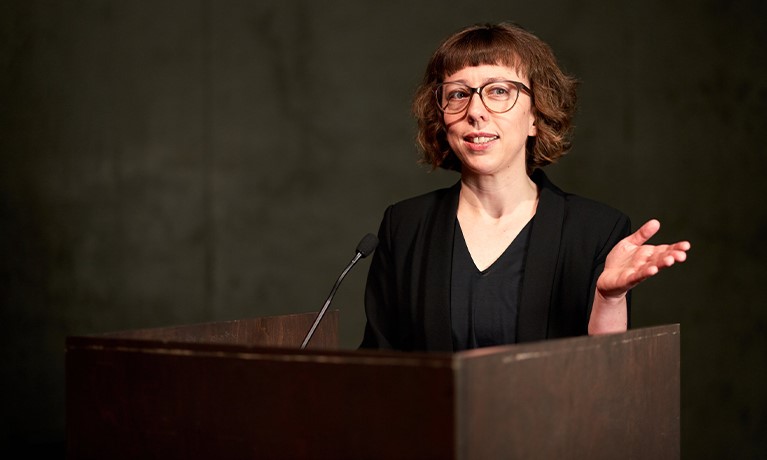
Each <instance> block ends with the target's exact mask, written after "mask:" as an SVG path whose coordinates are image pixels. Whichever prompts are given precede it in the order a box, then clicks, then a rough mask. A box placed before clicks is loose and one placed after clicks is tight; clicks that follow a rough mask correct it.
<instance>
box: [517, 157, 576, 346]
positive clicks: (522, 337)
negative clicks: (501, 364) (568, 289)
mask: <svg viewBox="0 0 767 460" xmlns="http://www.w3.org/2000/svg"><path fill="white" fill-rule="evenodd" d="M531 178H532V179H533V181H534V182H535V183H536V184H538V189H539V190H540V196H539V198H538V209H537V210H536V213H535V219H534V220H533V228H532V230H531V231H532V233H531V234H530V243H529V246H528V248H527V259H526V261H525V274H524V280H523V281H522V299H521V302H520V306H519V317H518V319H517V341H518V342H530V341H534V340H543V339H545V338H546V336H547V335H548V334H547V332H548V321H549V306H550V303H551V296H552V291H553V287H554V276H555V274H556V267H557V257H558V255H559V246H560V242H561V239H562V225H563V223H564V216H565V200H564V198H563V197H562V195H561V192H559V190H558V189H556V187H554V186H553V185H552V184H551V183H550V182H549V180H548V178H547V177H546V175H545V174H544V173H543V171H541V170H536V171H535V172H534V173H533V175H532V176H531Z"/></svg>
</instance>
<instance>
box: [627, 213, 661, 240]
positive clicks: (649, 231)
mask: <svg viewBox="0 0 767 460" xmlns="http://www.w3.org/2000/svg"><path fill="white" fill-rule="evenodd" d="M658 230H660V222H658V220H657V219H650V220H648V221H647V222H645V223H644V225H642V226H641V227H639V230H637V231H635V232H634V233H632V234H631V235H629V236H627V237H626V240H627V241H628V242H630V243H631V244H635V245H637V246H641V245H643V244H645V242H646V241H647V240H649V239H650V238H652V236H653V235H655V234H656V233H658Z"/></svg>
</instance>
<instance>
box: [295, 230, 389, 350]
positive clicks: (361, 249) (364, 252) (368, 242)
mask: <svg viewBox="0 0 767 460" xmlns="http://www.w3.org/2000/svg"><path fill="white" fill-rule="evenodd" d="M376 246H378V237H376V236H375V235H373V234H372V233H368V234H367V235H365V236H364V237H362V240H360V244H358V245H357V249H356V251H355V252H356V253H355V254H354V258H353V259H352V261H351V262H349V265H347V266H346V269H344V271H343V272H342V273H341V276H339V277H338V280H336V284H335V285H334V286H333V289H332V290H331V291H330V295H328V298H327V300H325V305H324V306H323V307H322V310H320V312H319V314H318V315H317V318H316V319H315V320H314V324H312V328H311V329H309V333H308V334H306V337H304V342H303V343H302V344H301V350H303V349H304V348H306V346H307V345H308V344H309V341H310V340H311V339H312V336H313V335H314V331H316V330H317V326H318V325H319V324H320V321H322V317H323V316H325V312H326V311H327V310H328V307H329V306H330V302H331V301H332V300H333V296H334V295H335V294H336V291H337V290H338V286H340V285H341V281H343V280H344V277H345V276H346V274H347V273H349V270H351V269H352V267H353V266H354V264H356V263H357V261H358V260H360V259H364V258H365V257H367V256H369V255H370V254H372V253H373V251H375V250H376Z"/></svg>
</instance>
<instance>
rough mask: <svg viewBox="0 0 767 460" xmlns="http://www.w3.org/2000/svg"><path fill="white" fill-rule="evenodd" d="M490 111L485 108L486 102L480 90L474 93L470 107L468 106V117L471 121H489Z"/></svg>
mask: <svg viewBox="0 0 767 460" xmlns="http://www.w3.org/2000/svg"><path fill="white" fill-rule="evenodd" d="M488 113H489V111H488V110H487V107H485V103H484V101H482V95H481V94H480V89H479V88H478V89H475V90H474V91H472V94H471V98H470V99H469V105H468V106H466V115H467V116H468V117H469V120H470V121H478V120H483V121H484V120H487V117H488Z"/></svg>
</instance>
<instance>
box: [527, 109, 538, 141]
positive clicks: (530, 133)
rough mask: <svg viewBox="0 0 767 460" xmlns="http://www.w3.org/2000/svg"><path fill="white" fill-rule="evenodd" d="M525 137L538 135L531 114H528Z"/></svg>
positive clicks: (533, 117)
mask: <svg viewBox="0 0 767 460" xmlns="http://www.w3.org/2000/svg"><path fill="white" fill-rule="evenodd" d="M527 135H528V136H537V135H538V127H537V126H535V115H533V114H530V126H529V127H528V129H527Z"/></svg>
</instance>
